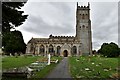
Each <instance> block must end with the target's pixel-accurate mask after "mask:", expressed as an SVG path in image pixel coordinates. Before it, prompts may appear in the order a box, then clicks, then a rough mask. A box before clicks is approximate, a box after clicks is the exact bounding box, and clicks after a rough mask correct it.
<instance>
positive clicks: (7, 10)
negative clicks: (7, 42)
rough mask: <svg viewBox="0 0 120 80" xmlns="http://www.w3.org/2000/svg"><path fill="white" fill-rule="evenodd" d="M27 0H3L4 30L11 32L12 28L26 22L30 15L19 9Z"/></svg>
mask: <svg viewBox="0 0 120 80" xmlns="http://www.w3.org/2000/svg"><path fill="white" fill-rule="evenodd" d="M24 4H25V2H3V3H2V26H3V27H2V32H10V29H13V28H15V27H18V26H20V25H21V24H23V22H25V20H26V19H27V16H28V15H23V13H24V11H19V10H18V9H21V7H22V6H24Z"/></svg>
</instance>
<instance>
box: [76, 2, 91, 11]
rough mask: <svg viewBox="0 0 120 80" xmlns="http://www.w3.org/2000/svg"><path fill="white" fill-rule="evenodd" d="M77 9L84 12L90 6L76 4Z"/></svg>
mask: <svg viewBox="0 0 120 80" xmlns="http://www.w3.org/2000/svg"><path fill="white" fill-rule="evenodd" d="M77 9H81V10H85V9H88V10H89V9H90V4H89V3H88V6H78V3H77Z"/></svg>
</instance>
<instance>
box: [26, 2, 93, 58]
mask: <svg viewBox="0 0 120 80" xmlns="http://www.w3.org/2000/svg"><path fill="white" fill-rule="evenodd" d="M91 32H92V31H91V20H90V4H89V3H88V5H87V6H78V3H77V9H76V35H75V36H53V35H52V34H51V35H50V36H49V38H32V39H31V40H30V41H28V43H27V48H26V54H34V55H41V56H46V55H47V54H51V55H52V56H63V57H67V56H79V55H91V54H92V35H91Z"/></svg>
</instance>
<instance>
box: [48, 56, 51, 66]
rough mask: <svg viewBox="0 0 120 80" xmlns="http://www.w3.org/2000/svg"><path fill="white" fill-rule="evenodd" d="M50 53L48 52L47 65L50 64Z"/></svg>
mask: <svg viewBox="0 0 120 80" xmlns="http://www.w3.org/2000/svg"><path fill="white" fill-rule="evenodd" d="M50 57H51V56H50V54H48V65H50Z"/></svg>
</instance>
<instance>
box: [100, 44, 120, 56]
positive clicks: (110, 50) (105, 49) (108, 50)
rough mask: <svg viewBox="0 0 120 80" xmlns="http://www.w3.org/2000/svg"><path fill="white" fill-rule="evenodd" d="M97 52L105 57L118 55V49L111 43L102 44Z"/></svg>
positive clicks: (119, 49) (119, 52) (119, 53)
mask: <svg viewBox="0 0 120 80" xmlns="http://www.w3.org/2000/svg"><path fill="white" fill-rule="evenodd" d="M98 52H99V53H100V54H102V55H104V56H107V57H117V56H119V55H120V48H119V47H118V45H117V44H115V43H113V42H111V43H110V44H108V43H103V44H102V46H101V48H100V49H99V50H98Z"/></svg>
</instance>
